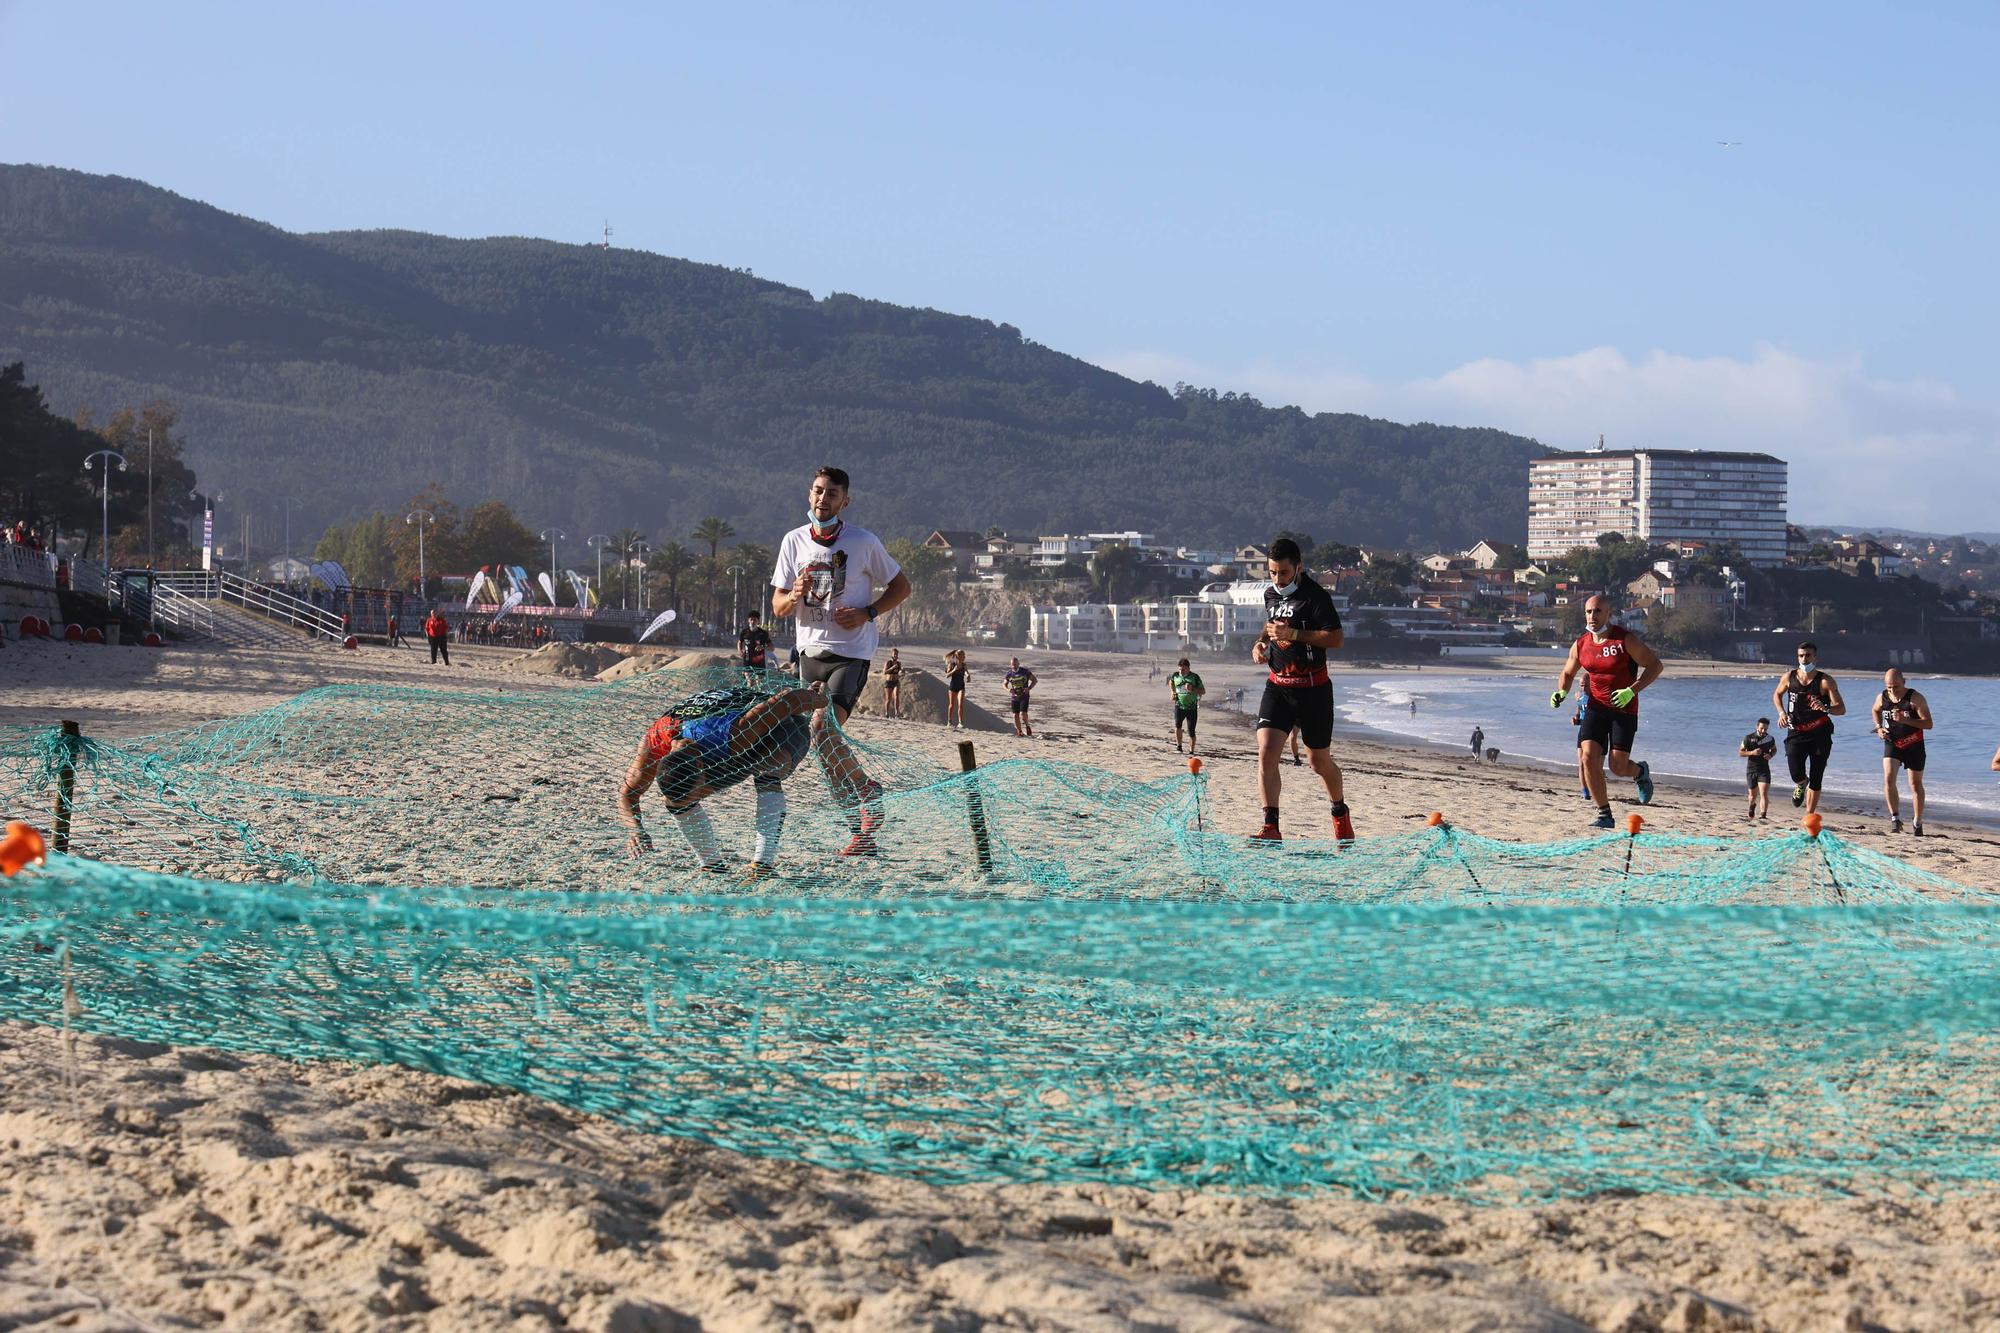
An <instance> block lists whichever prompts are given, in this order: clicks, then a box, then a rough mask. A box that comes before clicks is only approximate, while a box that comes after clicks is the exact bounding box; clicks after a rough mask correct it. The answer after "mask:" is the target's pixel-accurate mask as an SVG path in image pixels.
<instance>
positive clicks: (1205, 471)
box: [0, 166, 1539, 547]
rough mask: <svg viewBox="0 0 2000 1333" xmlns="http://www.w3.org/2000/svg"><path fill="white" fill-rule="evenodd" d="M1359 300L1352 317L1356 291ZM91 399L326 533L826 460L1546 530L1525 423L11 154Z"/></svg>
mask: <svg viewBox="0 0 2000 1333" xmlns="http://www.w3.org/2000/svg"><path fill="white" fill-rule="evenodd" d="M1328 317H1329V318H1335V317H1337V312H1329V316H1328ZM17 359H18V360H24V361H26V363H27V368H28V376H29V378H30V380H31V381H37V382H39V383H40V384H41V385H42V387H43V388H44V389H45V390H46V391H47V393H48V395H49V399H50V402H51V404H52V406H54V407H55V408H56V409H57V410H59V411H63V412H70V411H74V410H75V409H77V408H79V407H82V406H86V405H88V406H91V407H94V408H96V409H97V410H99V412H100V413H101V412H105V411H108V410H110V409H112V408H115V407H119V406H125V405H136V404H138V403H140V402H143V401H145V400H148V399H152V398H156V397H164V398H167V399H170V400H172V401H173V402H174V403H175V404H176V405H177V406H178V407H179V408H180V409H181V412H182V423H183V426H184V429H185V432H186V435H187V438H188V441H189V446H190V447H189V458H190V461H191V462H192V463H193V465H194V466H195V468H196V470H197V471H198V472H199V474H200V476H201V478H202V481H203V483H204V484H205V485H207V486H209V487H213V488H218V489H221V490H223V491H224V492H225V493H226V494H228V493H232V492H233V495H232V496H231V499H232V500H233V501H234V502H235V503H236V504H242V503H244V502H245V500H246V498H248V497H257V498H255V499H254V500H252V501H251V502H252V503H254V504H258V505H262V506H265V507H266V510H267V512H275V511H276V507H277V505H278V504H279V503H280V498H281V497H284V496H296V497H298V498H299V499H300V500H302V501H304V502H305V507H304V509H303V510H302V511H301V513H300V516H299V519H298V522H299V523H300V525H301V530H302V531H310V530H313V529H316V528H317V527H318V526H320V525H322V524H325V523H330V522H341V521H346V520H349V519H352V518H354V517H355V516H357V515H359V514H361V513H363V512H365V511H369V510H373V509H375V508H378V507H379V508H388V507H393V506H395V505H397V504H399V503H401V502H402V501H403V500H405V499H407V498H408V497H409V496H410V495H412V494H413V493H414V492H416V491H417V490H418V489H420V488H421V487H423V486H424V485H425V484H426V483H428V482H431V481H433V480H435V481H438V482H441V483H443V485H444V486H445V488H446V489H447V491H448V492H450V493H451V494H453V495H454V496H456V497H459V498H462V499H482V498H487V497H497V498H501V499H505V500H507V501H509V502H510V503H512V504H514V505H515V506H516V507H517V508H518V509H519V510H520V511H521V513H522V514H523V516H524V517H526V518H527V519H528V520H530V521H531V522H536V523H553V524H555V525H557V526H560V527H563V528H565V529H566V530H567V531H568V532H569V533H570V535H571V537H572V538H573V539H581V538H582V537H583V536H584V535H586V534H587V533H588V532H591V531H595V530H603V531H609V530H611V529H613V528H615V527H618V526H622V525H624V524H628V523H629V524H632V525H634V526H637V527H640V528H643V529H645V530H647V531H649V532H655V533H666V534H670V535H671V534H680V533H684V532H685V531H686V530H687V529H688V528H689V527H690V526H691V525H692V524H693V523H694V522H695V521H696V520H697V519H699V518H700V517H701V516H704V515H709V514H714V515H719V516H721V517H723V518H726V519H728V520H729V521H730V522H731V523H733V524H734V525H735V526H736V527H737V528H738V530H739V531H741V532H743V533H744V534H745V535H746V536H766V537H768V536H771V535H775V534H776V532H778V531H779V530H781V529H782V528H784V527H788V526H790V525H792V524H793V523H794V522H796V521H798V515H799V512H800V510H801V508H802V507H803V502H804V501H803V496H804V490H805V485H806V478H807V475H808V473H809V472H810V469H811V467H812V466H813V465H814V464H817V463H819V462H822V461H830V462H838V463H841V464H843V465H844V466H846V467H848V468H849V469H850V470H851V471H853V472H854V473H855V477H856V484H857V503H858V504H860V505H861V506H862V507H861V508H860V509H859V510H857V514H858V515H859V516H860V517H861V519H862V521H863V522H865V523H867V524H868V525H869V526H871V527H874V528H876V529H878V530H880V531H883V532H884V533H886V534H890V535H910V534H920V533H921V532H922V531H924V530H927V529H929V528H931V527H935V526H941V527H952V528H984V527H986V526H987V525H989V524H996V523H997V524H1000V525H1002V526H1005V527H1008V528H1010V529H1016V530H1022V531H1031V532H1032V531H1058V530H1072V531H1076V530H1085V529H1105V528H1125V527H1140V528H1144V529H1148V530H1157V531H1159V532H1161V533H1162V534H1169V535H1173V536H1177V537H1180V538H1181V539H1183V540H1187V541H1204V542H1212V541H1222V540H1228V539H1233V538H1240V537H1245V536H1256V535H1263V534H1267V533H1269V532H1270V531H1271V530H1273V529H1276V528H1278V527H1296V528H1300V529H1303V530H1306V531H1309V532H1311V533H1313V534H1314V535H1316V536H1317V537H1319V538H1320V539H1321V540H1342V541H1350V542H1357V543H1388V544H1394V545H1398V546H1404V545H1408V546H1427V545H1432V544H1443V545H1450V546H1453V547H1457V546H1462V545H1465V544H1469V543H1470V542H1471V541H1473V540H1474V539H1476V538H1478V537H1481V536H1490V537H1495V538H1501V539H1506V540H1512V541H1519V540H1521V539H1522V538H1523V537H1524V535H1525V526H1526V517H1525V508H1526V484H1527V467H1526V460H1527V459H1528V458H1529V457H1530V456H1531V455H1533V454H1534V453H1536V452H1539V446H1537V445H1536V444H1535V443H1534V442H1533V441H1530V440H1527V439H1523V438H1522V437H1520V436H1515V435H1508V434H1505V433H1502V432H1499V431H1494V430H1467V429H1458V428H1449V427H1439V426H1431V425H1418V426H1404V425H1397V424H1393V423H1390V422H1384V421H1377V420H1372V419H1368V418H1364V417H1358V416H1351V415H1341V414H1323V415H1319V416H1308V415H1306V414H1305V413H1303V412H1300V411H1298V410H1296V409H1290V408H1286V409H1272V408H1266V407H1264V406H1262V405H1261V404H1258V403H1256V402H1254V401H1252V400H1250V399H1247V398H1235V397H1233V396H1230V395H1217V394H1215V393H1213V392H1212V391H1205V392H1195V391H1189V392H1183V393H1180V394H1176V393H1174V392H1170V391H1168V390H1166V389H1163V388H1160V387H1158V386H1156V385H1151V384H1141V383H1137V382H1135V381H1132V380H1129V379H1126V378H1124V377H1122V376H1119V375H1116V374H1113V373H1111V372H1109V371H1106V370H1103V369H1101V368H1099V367H1096V366H1093V365H1090V364H1088V363H1086V362H1083V361H1080V360H1078V359H1076V358H1075V357H1071V356H1066V355H1064V354H1062V353H1060V352H1056V351H1053V350H1051V349H1049V348H1046V347H1042V346H1039V345H1037V344H1036V343H1034V342H1031V341H1029V340H1027V339H1025V338H1023V337H1022V336H1021V334H1020V332H1019V330H1017V329H1015V328H1013V327H1011V326H1009V325H1007V324H994V323H989V322H987V321H985V320H981V319H974V318H968V317H964V316H959V315H950V314H944V313H942V312H939V311H934V310H918V309H909V308H905V307H899V306H893V305H887V304H884V303H881V302H875V301H868V300H865V299H862V298H860V297H855V296H848V295H839V294H836V295H832V296H829V297H827V298H825V299H823V300H816V299H814V297H813V296H812V295H811V294H810V293H808V292H805V291H801V290H799V289H797V288H793V287H787V286H784V285H783V284H781V283H776V282H771V281H767V280H764V279H761V278H757V277H754V276H752V275H751V274H750V273H748V272H739V271H732V270H729V269H724V268H719V267H715V266H712V265H706V264H695V263H690V262H688V261H685V260H679V259H670V258H665V257H662V256H659V255H653V254H646V253H641V252H637V251H625V250H617V249H610V250H604V249H599V248H597V247H594V246H579V245H561V244H556V243H554V242H550V241H540V240H528V239H521V238H513V237H501V238H493V239H487V240H473V241H468V240H452V239H447V238H443V237H438V236H429V235H421V234H417V233H413V232H405V231H367V232H335V233H326V234H317V235H294V234H291V233H288V232H284V231H280V230H278V229H277V228H275V227H271V226H268V225H266V224H264V223H260V222H256V221H254V220H250V219H246V218H241V217H236V216H234V215H231V214H227V213H224V212H221V211H220V210H218V209H215V208H212V207H209V206H207V205H205V204H201V203H198V202H194V201H191V200H187V199H183V198H181V197H179V196H177V195H174V194H171V193H169V192H168V191H165V190H161V189H157V188H155V187H153V186H150V185H146V184H143V183H140V182H137V181H131V180H125V179H121V178H116V177H106V176H93V175H86V174H84V173H80V172H74V171H67V170H62V169H57V168H47V167H30V166H0V364H4V363H6V362H10V361H13V360H17Z"/></svg>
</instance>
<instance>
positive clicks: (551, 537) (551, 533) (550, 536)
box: [538, 528, 569, 588]
mask: <svg viewBox="0 0 2000 1333" xmlns="http://www.w3.org/2000/svg"><path fill="white" fill-rule="evenodd" d="M538 535H539V536H540V537H541V539H542V540H543V541H545V542H547V543H548V544H549V586H550V587H551V588H553V587H555V586H556V538H558V537H567V536H569V534H568V533H567V532H557V531H556V530H555V529H554V528H543V529H542V530H541V532H540V533H539V534H538Z"/></svg>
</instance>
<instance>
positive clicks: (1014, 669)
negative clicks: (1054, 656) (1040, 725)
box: [1000, 657, 1042, 739]
mask: <svg viewBox="0 0 2000 1333" xmlns="http://www.w3.org/2000/svg"><path fill="white" fill-rule="evenodd" d="M1000 683H1001V684H1003V685H1005V686H1006V687H1007V706H1008V707H1009V708H1010V709H1012V710H1013V713H1014V734H1015V735H1016V736H1023V737H1027V738H1030V739H1032V738H1033V737H1034V734H1035V727H1034V724H1033V723H1032V722H1030V721H1029V720H1028V696H1029V695H1030V694H1033V693H1034V690H1035V686H1037V685H1039V684H1041V683H1042V682H1041V681H1040V680H1038V679H1036V678H1035V673H1034V672H1032V671H1030V670H1028V668H1026V667H1024V666H1022V665H1021V659H1020V658H1018V657H1017V658H1014V659H1013V660H1012V661H1011V662H1010V663H1009V664H1008V666H1007V674H1006V675H1004V676H1002V677H1001V678H1000Z"/></svg>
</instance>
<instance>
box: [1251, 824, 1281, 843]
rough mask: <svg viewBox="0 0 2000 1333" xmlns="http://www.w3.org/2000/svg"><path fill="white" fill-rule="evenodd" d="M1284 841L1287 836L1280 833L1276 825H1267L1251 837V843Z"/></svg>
mask: <svg viewBox="0 0 2000 1333" xmlns="http://www.w3.org/2000/svg"><path fill="white" fill-rule="evenodd" d="M1284 840H1285V835H1284V834H1282V833H1280V832H1278V826H1277V825H1276V824H1266V825H1264V827H1263V828H1260V829H1258V830H1257V831H1256V832H1255V833H1253V834H1251V835H1250V841H1252V842H1283V841H1284Z"/></svg>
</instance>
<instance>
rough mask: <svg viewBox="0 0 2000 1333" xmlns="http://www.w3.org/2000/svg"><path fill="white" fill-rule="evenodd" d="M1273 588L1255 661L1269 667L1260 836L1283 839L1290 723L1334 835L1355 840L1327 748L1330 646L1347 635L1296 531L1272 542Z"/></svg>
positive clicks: (1263, 706) (1261, 729)
mask: <svg viewBox="0 0 2000 1333" xmlns="http://www.w3.org/2000/svg"><path fill="white" fill-rule="evenodd" d="M1269 571H1270V575H1271V586H1270V587H1268V588H1266V589H1265V590H1264V632H1263V634H1262V635H1260V636H1259V637H1258V639H1257V646H1256V647H1255V648H1254V649H1252V650H1251V654H1250V656H1251V660H1252V661H1254V662H1256V663H1257V664H1258V665H1260V666H1265V667H1268V668H1269V669H1270V676H1269V678H1268V679H1267V680H1266V682H1265V684H1264V697H1263V700H1262V701H1261V702H1260V703H1259V704H1258V706H1257V785H1258V790H1259V794H1260V795H1261V796H1262V798H1263V804H1264V827H1263V828H1262V829H1260V830H1259V831H1258V832H1257V835H1256V836H1257V837H1258V838H1259V839H1262V840H1264V841H1267V842H1277V841H1279V840H1280V839H1281V838H1282V837H1283V835H1282V834H1281V833H1279V831H1278V791H1279V786H1280V784H1279V779H1278V760H1279V758H1280V757H1281V756H1282V755H1283V753H1284V749H1285V740H1286V738H1287V737H1289V736H1290V735H1291V734H1292V728H1294V727H1297V728H1298V730H1299V739H1300V740H1301V741H1302V742H1304V744H1305V747H1306V753H1307V755H1308V756H1310V758H1311V761H1312V767H1313V772H1315V773H1317V774H1319V776H1320V780H1321V781H1322V782H1324V783H1325V784H1326V794H1327V797H1328V798H1329V799H1330V800H1331V801H1332V802H1333V831H1334V836H1335V837H1336V838H1338V839H1340V840H1341V841H1342V842H1352V841H1353V840H1354V822H1353V820H1352V818H1351V817H1350V816H1349V814H1348V809H1347V801H1346V799H1345V797H1344V796H1343V791H1342V785H1341V775H1340V767H1339V765H1337V764H1335V763H1334V762H1333V756H1332V755H1331V754H1330V753H1328V751H1329V749H1330V747H1331V746H1332V744H1333V682H1332V680H1331V679H1330V678H1329V677H1328V675H1327V670H1326V654H1327V650H1328V649H1333V650H1336V651H1337V650H1338V649H1339V648H1340V646H1341V644H1343V643H1345V642H1346V640H1347V636H1346V633H1345V631H1343V630H1342V629H1341V627H1340V612H1339V611H1338V610H1337V609H1336V608H1335V607H1334V605H1333V598H1332V596H1331V595H1330V594H1329V593H1328V592H1327V590H1326V589H1325V588H1322V587H1320V585H1319V584H1317V583H1315V582H1313V581H1312V579H1311V578H1309V577H1307V575H1306V572H1305V558H1304V556H1303V555H1302V554H1301V553H1300V551H1299V544H1298V543H1297V542H1295V541H1293V540H1292V539H1291V538H1290V537H1280V538H1278V539H1277V540H1276V541H1275V542H1273V543H1271V558H1270V562H1269Z"/></svg>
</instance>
